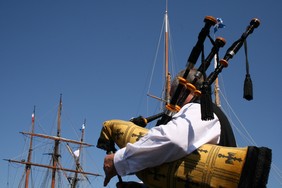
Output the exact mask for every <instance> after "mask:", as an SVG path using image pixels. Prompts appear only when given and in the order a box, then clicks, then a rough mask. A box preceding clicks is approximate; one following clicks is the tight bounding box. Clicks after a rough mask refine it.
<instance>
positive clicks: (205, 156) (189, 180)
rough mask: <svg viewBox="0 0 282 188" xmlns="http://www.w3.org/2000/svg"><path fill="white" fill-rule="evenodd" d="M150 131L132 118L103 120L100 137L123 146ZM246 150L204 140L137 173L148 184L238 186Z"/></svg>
mask: <svg viewBox="0 0 282 188" xmlns="http://www.w3.org/2000/svg"><path fill="white" fill-rule="evenodd" d="M147 132H148V129H146V128H143V127H140V126H137V125H135V124H134V123H132V122H129V121H122V120H109V121H105V122H104V124H103V128H102V131H101V135H100V138H99V139H101V140H113V141H114V142H115V143H116V144H117V146H118V147H119V148H123V147H125V146H126V144H127V143H134V142H136V141H138V140H139V139H140V138H141V137H142V136H144V135H145V134H146V133H147ZM98 145H99V144H98ZM97 147H99V146H97ZM247 152H248V147H245V148H237V147H223V146H218V145H212V144H205V145H203V146H201V147H200V148H198V149H197V150H195V151H194V152H193V153H191V154H189V155H187V156H186V157H184V158H182V159H179V160H176V161H174V162H170V163H165V164H162V165H160V166H157V167H153V168H148V169H145V170H142V171H140V172H137V173H136V175H137V177H138V178H139V179H140V180H142V181H143V182H144V184H145V185H146V186H148V187H149V188H181V187H183V188H184V187H189V188H193V187H197V188H198V187H226V188H233V187H234V188H235V187H238V185H239V182H240V178H241V174H242V170H243V167H244V164H245V161H246V157H247ZM267 174H268V173H267Z"/></svg>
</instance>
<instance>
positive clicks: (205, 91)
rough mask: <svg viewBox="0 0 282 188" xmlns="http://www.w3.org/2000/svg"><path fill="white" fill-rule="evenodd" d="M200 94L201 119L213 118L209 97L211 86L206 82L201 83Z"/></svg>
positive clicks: (210, 98)
mask: <svg viewBox="0 0 282 188" xmlns="http://www.w3.org/2000/svg"><path fill="white" fill-rule="evenodd" d="M201 91H202V94H201V114H202V117H201V118H202V120H204V121H207V120H212V119H214V116H213V104H212V97H211V86H210V85H208V84H207V83H206V82H204V83H203V87H202V90H201Z"/></svg>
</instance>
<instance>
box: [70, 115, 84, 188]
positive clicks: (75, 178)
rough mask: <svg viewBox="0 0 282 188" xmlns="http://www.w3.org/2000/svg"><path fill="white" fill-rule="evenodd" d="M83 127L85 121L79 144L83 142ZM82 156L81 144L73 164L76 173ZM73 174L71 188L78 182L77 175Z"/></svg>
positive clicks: (82, 129)
mask: <svg viewBox="0 0 282 188" xmlns="http://www.w3.org/2000/svg"><path fill="white" fill-rule="evenodd" d="M85 125H86V120H84V122H83V124H82V127H81V139H80V142H81V143H83V141H84V129H85ZM81 154H82V144H80V145H79V149H78V155H77V156H75V164H76V171H77V172H78V171H80V170H81V165H80V156H81ZM77 172H75V174H74V178H73V181H72V185H71V188H75V187H76V184H77V182H78V173H77Z"/></svg>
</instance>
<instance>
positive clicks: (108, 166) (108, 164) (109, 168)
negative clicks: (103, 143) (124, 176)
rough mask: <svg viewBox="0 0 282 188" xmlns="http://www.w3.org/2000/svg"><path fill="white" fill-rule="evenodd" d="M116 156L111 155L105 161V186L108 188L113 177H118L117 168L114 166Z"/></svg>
mask: <svg viewBox="0 0 282 188" xmlns="http://www.w3.org/2000/svg"><path fill="white" fill-rule="evenodd" d="M114 156H115V154H109V155H107V156H106V157H105V159H104V172H105V175H106V177H105V180H104V186H105V187H106V186H107V185H108V183H109V182H110V180H111V179H112V177H114V176H116V175H117V171H116V168H115V166H114Z"/></svg>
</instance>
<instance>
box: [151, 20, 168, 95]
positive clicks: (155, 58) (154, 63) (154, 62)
mask: <svg viewBox="0 0 282 188" xmlns="http://www.w3.org/2000/svg"><path fill="white" fill-rule="evenodd" d="M163 28H164V22H163V24H162V27H161V33H160V36H159V41H158V45H157V49H156V53H155V57H154V61H153V68H152V71H151V77H150V80H149V86H148V91H147V93H149V91H150V89H151V85H152V80H153V74H154V72H155V67H156V62H157V56H158V53H159V49H160V43H161V38H162V35H163Z"/></svg>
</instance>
